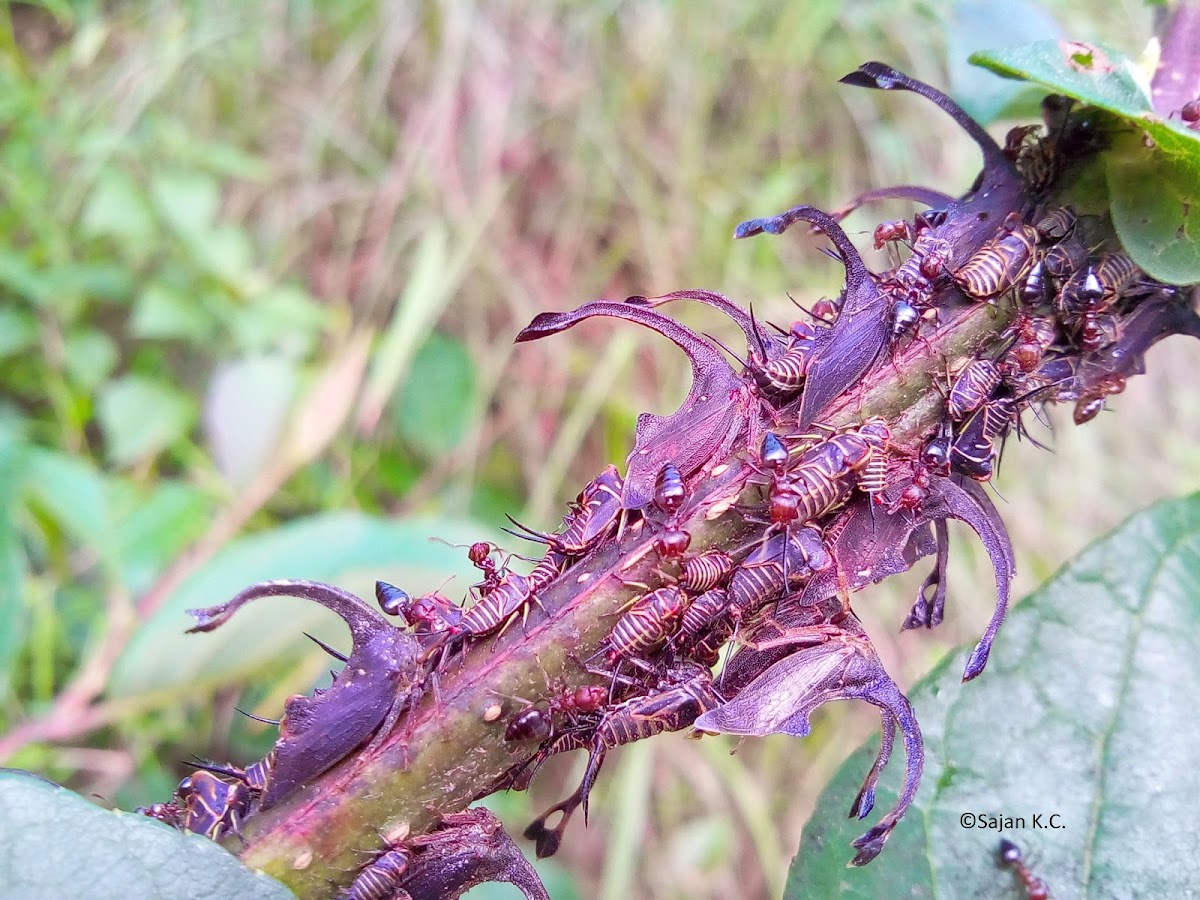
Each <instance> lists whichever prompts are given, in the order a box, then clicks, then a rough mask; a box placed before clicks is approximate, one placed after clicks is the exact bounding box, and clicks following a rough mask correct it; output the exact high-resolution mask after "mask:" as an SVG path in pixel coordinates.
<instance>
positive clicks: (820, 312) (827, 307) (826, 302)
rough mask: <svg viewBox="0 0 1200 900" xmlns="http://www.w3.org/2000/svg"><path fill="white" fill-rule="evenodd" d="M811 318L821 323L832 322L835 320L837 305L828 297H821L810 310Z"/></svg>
mask: <svg viewBox="0 0 1200 900" xmlns="http://www.w3.org/2000/svg"><path fill="white" fill-rule="evenodd" d="M812 314H813V318H815V319H820V320H821V321H822V322H832V321H833V320H834V319H836V318H837V314H838V304H837V302H836V301H834V300H830V299H829V298H828V297H822V298H821V299H820V300H818V301H817V302H816V303H814V304H813V308H812Z"/></svg>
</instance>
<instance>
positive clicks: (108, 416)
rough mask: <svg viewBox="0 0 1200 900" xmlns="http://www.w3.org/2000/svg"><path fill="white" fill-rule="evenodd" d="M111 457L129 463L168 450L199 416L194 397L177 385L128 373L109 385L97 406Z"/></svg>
mask: <svg viewBox="0 0 1200 900" xmlns="http://www.w3.org/2000/svg"><path fill="white" fill-rule="evenodd" d="M97 414H98V416H99V419H100V427H101V429H102V430H103V431H104V438H105V441H106V443H107V447H108V458H109V459H110V460H111V461H112V462H113V463H114V464H116V465H118V466H127V465H130V464H132V463H135V462H138V461H140V460H142V459H144V458H145V457H147V456H153V455H154V454H156V453H158V452H160V451H162V450H164V449H165V448H166V447H168V446H170V445H171V444H172V443H174V442H175V441H176V440H178V439H179V438H181V437H183V435H184V434H186V433H187V430H188V429H189V428H190V427H191V425H192V422H193V421H194V420H195V418H196V410H195V405H194V404H193V402H192V400H191V399H190V398H189V397H188V396H187V395H185V394H183V393H182V392H180V391H178V390H176V389H175V388H173V387H170V386H168V385H164V384H162V383H160V382H158V381H152V380H150V379H149V378H142V377H140V376H137V375H127V376H125V377H124V378H120V379H117V380H116V381H113V382H110V383H109V384H107V385H105V386H104V388H103V390H102V391H101V392H100V402H99V405H98V408H97Z"/></svg>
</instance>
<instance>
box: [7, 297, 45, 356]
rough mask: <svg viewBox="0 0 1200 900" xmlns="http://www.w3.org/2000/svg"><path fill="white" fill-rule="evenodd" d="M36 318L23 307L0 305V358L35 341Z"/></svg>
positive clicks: (17, 351) (36, 333) (36, 332)
mask: <svg viewBox="0 0 1200 900" xmlns="http://www.w3.org/2000/svg"><path fill="white" fill-rule="evenodd" d="M37 339H38V327H37V319H35V318H34V317H33V316H32V315H30V313H28V312H27V311H26V310H23V309H17V308H16V307H15V306H9V305H5V306H2V307H0V359H3V358H4V357H6V356H11V355H12V354H14V353H19V352H20V351H22V350H24V349H26V348H27V347H32V346H33V345H34V344H35V343H37Z"/></svg>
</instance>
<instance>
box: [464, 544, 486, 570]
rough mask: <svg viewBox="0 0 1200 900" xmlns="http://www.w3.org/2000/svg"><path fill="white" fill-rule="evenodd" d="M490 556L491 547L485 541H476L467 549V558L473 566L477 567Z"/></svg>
mask: <svg viewBox="0 0 1200 900" xmlns="http://www.w3.org/2000/svg"><path fill="white" fill-rule="evenodd" d="M491 554H492V545H491V544H489V543H488V542H487V541H476V542H475V543H474V544H472V545H471V546H470V547H468V548H467V558H468V559H469V560H471V562H473V563H474V564H475V565H479V564H480V563H481V562H483V561H484V560H485V559H487V558H488V557H489V556H491Z"/></svg>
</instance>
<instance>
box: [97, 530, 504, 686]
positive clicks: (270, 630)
mask: <svg viewBox="0 0 1200 900" xmlns="http://www.w3.org/2000/svg"><path fill="white" fill-rule="evenodd" d="M431 536H437V537H440V538H442V539H444V540H447V541H454V542H458V543H468V542H470V541H478V540H488V539H489V538H492V537H494V535H493V534H491V533H490V532H488V531H487V529H485V528H483V527H482V526H480V525H476V524H473V523H470V522H465V521H462V520H446V519H424V520H409V521H404V522H392V521H389V520H386V519H380V518H374V517H371V516H364V515H359V514H356V513H330V514H325V515H318V516H313V517H312V518H309V519H302V520H299V521H296V522H291V523H289V524H287V525H284V526H281V527H280V528H276V529H274V530H272V531H268V532H264V533H262V534H256V535H252V536H250V537H246V538H242V539H241V540H239V541H236V542H234V543H233V544H230V545H229V546H228V547H226V548H225V550H223V551H222V552H221V553H220V554H219V555H218V556H217V557H216V558H215V559H213V561H212V562H211V563H209V564H208V565H207V566H205V567H204V568H203V569H201V570H200V571H199V572H197V573H196V574H195V575H194V576H192V577H191V578H189V579H188V580H187V581H186V582H185V583H184V584H183V585H182V586H181V587H180V588H179V589H178V590H176V591H175V593H173V594H172V595H171V596H170V597H169V598H168V599H167V601H166V602H165V603H164V604H163V606H162V607H161V608H160V609H159V610H158V611H157V612H156V613H155V614H154V616H152V617H151V618H150V620H149V621H147V622H146V623H144V624H143V625H142V627H141V628H140V629H139V630H138V632H137V634H136V635H135V636H134V638H133V640H131V641H130V643H129V645H128V646H127V647H126V648H125V652H124V654H123V655H122V657H121V659H120V660H119V661H118V663H117V666H116V670H115V672H114V674H113V678H112V680H111V682H110V686H109V696H110V697H128V696H133V695H137V694H160V693H164V692H165V693H182V692H188V693H191V694H194V693H195V691H196V689H197V687H198V686H200V685H215V684H218V683H230V682H235V681H238V680H240V679H244V678H245V677H246V676H247V675H249V674H251V673H253V672H254V671H256V670H259V669H261V668H262V667H263V666H264V665H265V664H267V663H269V662H271V661H273V660H278V659H281V658H293V659H294V658H296V657H298V656H299V655H300V654H301V653H303V652H307V650H308V649H309V648H310V647H311V645H310V644H309V643H308V641H307V640H306V639H305V638H304V637H303V635H302V634H301V632H304V631H308V632H311V633H313V634H316V635H318V636H324V637H325V638H326V639H327V640H328V641H330V642H331V643H332V644H334V646H342V647H347V646H348V644H349V639H348V637H347V635H346V631H345V627H344V626H343V625H342V623H341V622H340V620H338V619H337V618H336V617H335V616H332V615H331V614H330V613H329V612H328V611H326V610H325V609H323V608H321V607H319V606H317V605H316V604H313V603H306V602H303V601H301V600H293V599H290V598H283V599H276V598H268V599H263V600H258V601H255V602H254V603H253V604H251V605H249V606H247V607H246V608H245V609H243V610H241V611H240V612H238V614H237V615H236V616H234V617H233V618H232V619H231V620H230V621H229V623H228V624H226V625H223V626H222V627H221V628H220V629H218V630H217V631H215V632H213V633H212V634H199V635H195V634H193V635H185V634H184V631H185V630H186V629H187V628H188V627H189V626H190V625H191V624H192V619H191V617H190V616H188V615H187V613H186V611H187V610H189V609H194V608H197V607H202V606H211V605H213V604H216V603H221V602H223V601H225V600H228V599H229V598H230V597H232V596H233V595H234V594H236V593H237V592H238V591H240V590H242V589H243V588H246V587H249V586H250V585H251V584H254V583H256V582H259V581H266V580H269V579H277V578H307V579H313V580H317V581H326V582H330V583H333V584H337V585H339V586H342V587H345V588H346V589H347V590H351V591H353V592H355V593H356V594H358V595H359V596H360V597H363V598H364V599H368V600H371V598H373V596H374V595H373V589H374V582H375V580H376V579H383V580H384V581H390V582H392V583H393V584H398V585H400V586H401V587H403V588H404V589H405V590H407V591H409V592H410V593H413V594H414V595H415V594H418V593H424V592H426V591H431V590H433V589H435V588H437V587H438V586H440V585H442V584H443V583H444V582H445V580H446V579H447V578H449V577H450V576H452V575H457V576H460V577H459V580H458V582H457V583H458V584H459V585H462V586H463V589H465V585H466V584H469V583H473V582H474V581H476V580H477V578H476V576H477V574H478V573H476V572H475V571H474V570H473V569H472V568H471V566H470V563H468V562H467V559H466V554H465V552H464V551H463V550H462V549H459V548H452V547H448V546H446V545H445V544H440V543H436V542H433V541H431V540H430V537H431ZM371 602H374V601H373V600H371Z"/></svg>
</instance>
